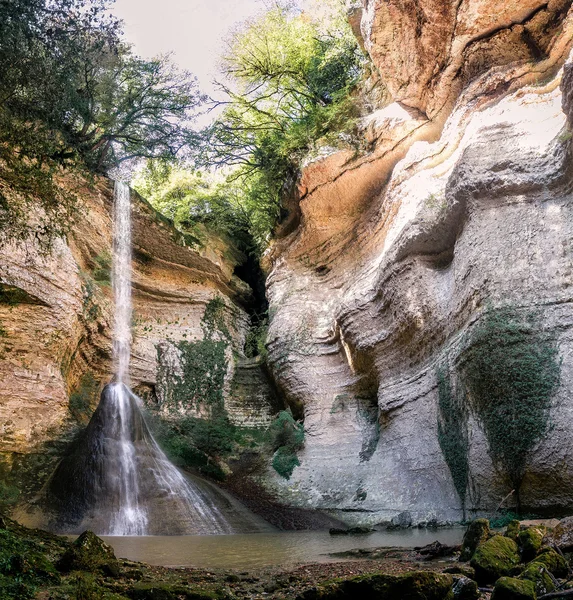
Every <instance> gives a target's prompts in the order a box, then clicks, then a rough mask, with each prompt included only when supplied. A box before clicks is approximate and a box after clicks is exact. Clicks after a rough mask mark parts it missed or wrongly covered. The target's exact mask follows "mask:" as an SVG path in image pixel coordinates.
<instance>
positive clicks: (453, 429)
mask: <svg viewBox="0 0 573 600" xmlns="http://www.w3.org/2000/svg"><path fill="white" fill-rule="evenodd" d="M436 375H437V379H438V442H439V444H440V448H441V450H442V453H443V455H444V458H445V460H446V463H447V465H448V468H449V469H450V473H451V474H452V479H453V482H454V486H455V488H456V491H457V492H458V495H459V497H460V500H461V502H462V507H464V510H465V499H466V490H467V486H468V476H469V464H468V450H469V442H468V431H467V414H466V410H465V407H464V404H463V403H464V397H463V395H462V394H461V393H460V392H459V391H458V390H454V389H453V388H452V380H451V376H450V372H449V367H448V366H447V365H446V366H442V367H440V368H438V370H437V373H436ZM464 518H465V517H464Z"/></svg>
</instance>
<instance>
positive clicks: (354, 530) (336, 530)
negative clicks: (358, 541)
mask: <svg viewBox="0 0 573 600" xmlns="http://www.w3.org/2000/svg"><path fill="white" fill-rule="evenodd" d="M373 531H374V529H371V528H369V527H349V528H347V529H343V528H341V527H331V528H330V529H329V530H328V533H330V535H360V534H364V533H372V532H373Z"/></svg>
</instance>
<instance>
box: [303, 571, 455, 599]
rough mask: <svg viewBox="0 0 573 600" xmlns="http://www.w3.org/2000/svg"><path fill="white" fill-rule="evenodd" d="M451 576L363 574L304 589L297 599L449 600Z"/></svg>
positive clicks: (451, 592)
mask: <svg viewBox="0 0 573 600" xmlns="http://www.w3.org/2000/svg"><path fill="white" fill-rule="evenodd" d="M452 585H453V578H452V577H451V575H445V574H443V573H431V572H428V571H414V572H412V573H405V574H404V575H397V576H394V575H383V574H379V575H364V576H359V577H352V578H350V579H346V580H343V581H335V582H332V583H327V584H324V585H321V586H317V587H314V588H311V589H310V590H306V591H305V592H304V593H303V594H301V595H300V596H298V597H297V600H356V599H357V598H360V600H376V599H379V598H388V599H390V598H391V599H394V598H396V599H398V598H400V599H401V600H402V599H406V598H407V599H408V600H453V598H454V596H453V591H452Z"/></svg>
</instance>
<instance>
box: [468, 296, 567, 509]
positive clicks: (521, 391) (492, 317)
mask: <svg viewBox="0 0 573 600" xmlns="http://www.w3.org/2000/svg"><path fill="white" fill-rule="evenodd" d="M466 343H467V347H466V350H465V353H464V356H463V364H462V379H463V383H464V385H465V386H466V389H467V391H468V393H469V398H470V400H471V403H472V406H473V409H474V410H475V412H476V414H477V415H478V417H479V418H480V419H481V421H482V423H483V425H484V429H485V434H486V437H487V440H488V443H489V448H490V452H491V454H492V458H493V459H494V460H495V461H496V462H498V463H499V464H500V465H502V466H503V468H504V469H505V471H506V473H507V474H508V476H509V477H510V479H511V482H512V485H513V486H514V488H515V489H516V494H517V495H518V492H519V486H520V484H521V480H522V478H523V475H524V471H525V466H526V462H527V458H528V456H529V453H530V452H531V450H532V449H533V448H534V446H535V444H536V443H537V442H538V441H539V440H540V439H541V438H542V437H543V435H544V434H545V433H546V432H547V429H548V426H549V410H550V408H551V398H552V396H553V393H554V392H555V390H556V389H557V387H558V385H559V378H560V368H561V363H560V360H559V358H558V350H557V346H556V344H555V342H554V341H553V339H551V338H550V337H549V335H548V334H546V333H544V332H543V331H542V329H541V327H540V324H539V316H538V315H537V314H535V313H533V312H528V313H526V312H520V311H519V310H517V309H516V308H514V307H503V308H497V309H493V308H489V309H488V310H487V311H486V312H485V314H484V315H483V316H482V318H481V320H480V321H479V323H478V324H477V325H476V327H475V328H474V330H473V332H472V333H471V335H470V336H469V339H468V340H466ZM518 503H519V496H518Z"/></svg>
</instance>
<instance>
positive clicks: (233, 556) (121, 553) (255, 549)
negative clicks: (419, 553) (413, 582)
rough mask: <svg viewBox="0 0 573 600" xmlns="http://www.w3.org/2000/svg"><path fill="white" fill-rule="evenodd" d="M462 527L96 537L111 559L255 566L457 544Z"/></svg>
mask: <svg viewBox="0 0 573 600" xmlns="http://www.w3.org/2000/svg"><path fill="white" fill-rule="evenodd" d="M464 531H465V529H464V528H463V527H453V528H448V529H406V530H400V531H376V532H373V533H369V534H364V535H330V534H329V533H328V531H289V532H278V533H250V534H236V535H182V536H101V537H102V539H104V540H105V541H106V542H107V543H108V544H110V545H111V546H112V547H113V548H114V550H115V554H116V556H117V557H121V558H127V559H129V560H134V561H140V562H145V563H148V564H150V565H156V566H165V567H197V568H202V569H245V570H247V569H258V568H264V567H274V566H291V565H296V564H300V563H310V562H334V561H336V560H341V559H337V558H335V557H332V556H329V554H330V553H333V552H344V551H346V550H352V549H354V548H378V547H406V548H407V547H409V548H412V547H415V546H425V545H426V544H431V543H432V542H434V541H436V540H438V541H440V542H441V543H442V544H447V545H455V544H460V543H461V541H462V537H463V534H464Z"/></svg>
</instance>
